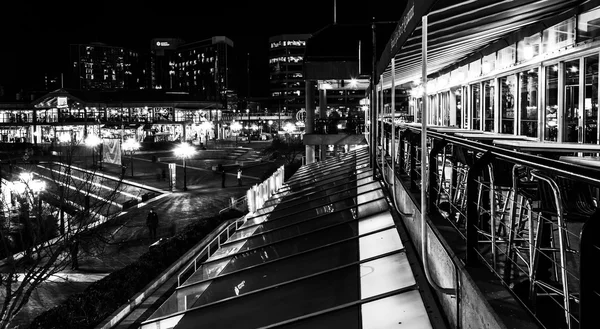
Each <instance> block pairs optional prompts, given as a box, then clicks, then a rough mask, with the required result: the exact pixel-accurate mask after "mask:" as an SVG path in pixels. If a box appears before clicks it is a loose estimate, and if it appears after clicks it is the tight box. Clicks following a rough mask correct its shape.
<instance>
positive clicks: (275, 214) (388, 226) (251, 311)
mask: <svg viewBox="0 0 600 329" xmlns="http://www.w3.org/2000/svg"><path fill="white" fill-rule="evenodd" d="M368 161H369V157H368V150H367V149H366V148H363V149H360V150H356V151H352V152H349V153H346V154H343V155H340V156H339V157H336V158H331V159H328V160H325V161H321V162H318V163H313V164H310V165H306V166H303V167H301V168H300V169H299V170H298V171H297V172H296V173H295V174H294V175H293V176H292V177H291V178H290V179H288V180H287V181H286V182H285V184H284V186H282V187H281V188H279V189H278V190H277V191H275V192H274V193H273V194H269V196H270V198H269V199H268V200H266V201H265V202H264V204H263V205H262V206H260V205H258V206H259V207H260V208H259V209H257V210H256V211H254V212H253V213H250V214H248V215H247V216H246V217H244V218H242V219H240V220H239V222H238V224H239V228H237V229H236V231H235V233H233V234H232V235H231V236H230V237H229V238H228V239H226V237H225V236H224V235H222V234H221V235H219V236H220V238H219V242H220V243H219V245H218V246H217V245H216V244H214V247H213V248H212V249H209V250H212V252H211V251H208V254H207V255H205V256H204V257H200V255H202V254H203V253H204V251H200V253H199V255H198V256H197V257H198V258H197V259H198V263H197V266H196V265H194V266H188V268H187V269H189V271H188V270H187V269H186V270H183V272H182V273H181V274H182V276H181V279H182V280H181V281H179V282H178V285H177V287H176V288H175V292H174V293H173V294H172V295H171V296H170V297H169V298H168V299H167V300H166V301H165V302H164V303H163V304H162V305H161V306H160V307H159V308H158V309H157V310H156V311H155V312H154V314H153V315H152V316H150V318H149V319H148V320H147V321H145V322H144V323H142V326H143V327H145V326H148V327H150V326H152V327H154V326H157V327H158V326H160V327H161V328H162V327H163V326H164V327H169V328H175V329H187V328H198V327H203V328H204V327H205V328H239V327H245V328H259V327H260V328H275V327H281V328H373V327H381V328H383V327H386V328H390V327H394V326H396V327H397V326H398V323H401V324H402V327H403V328H442V326H441V325H440V320H439V314H440V313H439V310H438V309H437V307H436V305H434V304H432V303H430V302H428V301H430V300H431V299H430V298H431V296H430V295H429V293H430V292H429V291H428V289H426V288H424V285H426V283H425V282H424V276H423V275H422V272H421V270H420V268H419V266H418V265H415V264H417V263H416V262H415V261H414V260H415V258H413V257H415V255H416V254H415V251H414V249H412V247H411V246H410V243H406V240H404V241H403V238H402V235H403V234H405V233H406V231H405V229H404V227H403V226H401V225H397V224H396V221H395V219H394V215H393V213H392V209H391V207H390V205H389V203H388V201H387V198H386V195H385V192H384V189H383V185H381V183H380V182H378V181H377V180H375V179H374V178H373V171H372V169H370V168H368ZM235 227H238V225H235ZM400 232H404V233H400ZM210 245H213V243H212V242H211V243H210ZM205 250H206V249H205ZM202 260H205V261H203V262H202ZM192 264H194V263H192ZM194 270H195V271H194ZM382 315H384V316H382ZM240 324H243V325H240Z"/></svg>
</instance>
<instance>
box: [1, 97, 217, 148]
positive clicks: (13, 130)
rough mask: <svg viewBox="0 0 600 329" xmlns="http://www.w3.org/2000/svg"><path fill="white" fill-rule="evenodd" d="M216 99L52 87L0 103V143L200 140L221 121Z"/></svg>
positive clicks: (213, 134)
mask: <svg viewBox="0 0 600 329" xmlns="http://www.w3.org/2000/svg"><path fill="white" fill-rule="evenodd" d="M221 111H222V104H221V103H220V102H216V101H206V100H198V99H197V98H195V97H191V96H190V95H187V94H184V93H170V92H164V91H152V90H146V91H138V92H133V91H117V92H92V91H81V90H71V89H57V90H55V91H52V92H50V93H48V94H46V95H44V96H42V97H40V98H38V99H35V100H34V101H32V102H30V103H0V138H1V141H2V142H3V143H32V144H35V145H37V144H52V143H59V142H69V141H75V142H81V141H83V140H84V138H85V137H86V136H88V135H90V134H94V135H97V136H101V137H102V138H117V139H124V138H125V139H127V138H134V139H136V140H137V141H140V142H158V141H190V142H197V143H200V142H205V139H206V138H215V137H217V136H216V135H218V132H219V131H221V132H222V129H220V128H221V127H222V126H223V122H222V113H221Z"/></svg>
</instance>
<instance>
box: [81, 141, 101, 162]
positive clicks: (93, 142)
mask: <svg viewBox="0 0 600 329" xmlns="http://www.w3.org/2000/svg"><path fill="white" fill-rule="evenodd" d="M85 144H86V145H87V146H89V147H91V148H92V165H94V166H95V165H96V146H98V145H100V156H99V158H101V157H102V139H100V137H98V136H96V135H88V137H87V138H86V139H85ZM99 162H100V168H102V159H100V161H99Z"/></svg>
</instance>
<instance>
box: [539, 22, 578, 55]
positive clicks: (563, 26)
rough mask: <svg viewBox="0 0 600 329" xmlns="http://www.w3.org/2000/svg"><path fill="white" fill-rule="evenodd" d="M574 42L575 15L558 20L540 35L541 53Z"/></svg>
mask: <svg viewBox="0 0 600 329" xmlns="http://www.w3.org/2000/svg"><path fill="white" fill-rule="evenodd" d="M574 42H575V17H572V18H569V19H567V20H565V21H563V22H560V23H558V24H556V25H554V26H552V27H550V28H548V29H546V30H544V32H543V35H542V53H544V54H546V53H550V52H553V51H555V50H558V49H560V48H564V47H566V46H569V45H572V44H573V43H574Z"/></svg>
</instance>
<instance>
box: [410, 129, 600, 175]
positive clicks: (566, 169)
mask: <svg viewBox="0 0 600 329" xmlns="http://www.w3.org/2000/svg"><path fill="white" fill-rule="evenodd" d="M407 129H411V130H418V131H421V129H420V128H415V127H407ZM427 135H431V136H433V137H437V138H439V139H442V138H443V139H446V140H447V141H448V143H452V144H454V145H459V146H464V147H468V148H470V149H471V150H473V151H477V152H480V153H486V152H490V153H491V154H492V155H493V156H494V157H495V158H497V159H501V160H508V161H509V162H512V163H515V164H520V165H526V166H528V167H531V168H532V169H538V170H542V171H544V172H547V173H550V174H555V175H559V176H563V177H566V178H570V179H574V180H579V181H582V182H585V183H588V184H592V185H596V186H600V175H599V173H600V170H598V169H595V168H592V167H587V166H582V165H578V164H574V163H567V162H564V161H558V160H553V159H549V158H544V157H540V156H537V155H533V154H527V153H523V152H516V151H513V150H508V149H505V148H501V147H498V146H494V145H486V144H481V143H479V142H476V141H471V140H466V139H461V138H459V137H456V136H452V135H447V134H444V133H439V132H434V131H427ZM573 168H577V170H576V172H575V171H573Z"/></svg>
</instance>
